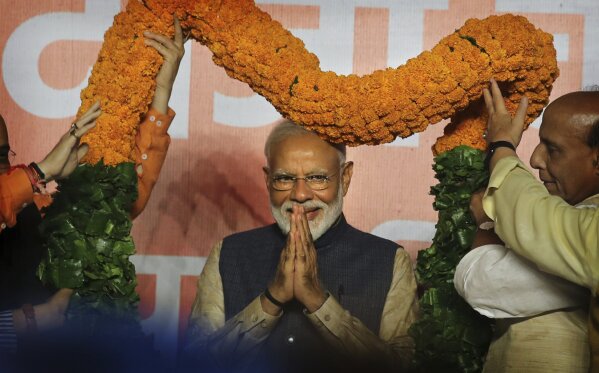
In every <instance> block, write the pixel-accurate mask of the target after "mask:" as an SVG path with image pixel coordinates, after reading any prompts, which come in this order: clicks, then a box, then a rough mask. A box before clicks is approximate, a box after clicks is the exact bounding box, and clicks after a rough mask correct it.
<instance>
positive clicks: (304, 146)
mask: <svg viewBox="0 0 599 373" xmlns="http://www.w3.org/2000/svg"><path fill="white" fill-rule="evenodd" d="M290 159H293V160H294V161H301V160H306V161H310V162H314V161H321V162H323V163H329V162H336V161H337V159H338V155H337V150H336V149H335V148H334V147H333V146H331V145H330V144H328V143H327V142H325V141H323V140H322V139H320V138H319V137H318V136H315V135H312V134H308V135H301V136H292V137H288V138H286V139H284V140H282V141H280V142H278V143H276V144H274V145H273V147H272V149H271V152H270V159H269V162H273V161H277V160H278V161H281V160H290Z"/></svg>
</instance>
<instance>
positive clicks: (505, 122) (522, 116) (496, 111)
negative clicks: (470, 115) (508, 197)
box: [483, 79, 528, 172]
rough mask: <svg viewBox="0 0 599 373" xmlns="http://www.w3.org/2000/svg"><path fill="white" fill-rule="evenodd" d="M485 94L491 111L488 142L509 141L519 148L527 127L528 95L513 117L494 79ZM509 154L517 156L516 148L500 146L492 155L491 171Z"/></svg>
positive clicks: (486, 102) (486, 103)
mask: <svg viewBox="0 0 599 373" xmlns="http://www.w3.org/2000/svg"><path fill="white" fill-rule="evenodd" d="M483 95H484V97H485V105H486V107H487V112H488V113H489V120H488V122H487V135H486V140H487V144H491V143H493V142H497V141H507V142H509V143H511V144H512V145H514V148H517V147H518V145H519V144H520V140H521V139H522V133H523V132H524V129H525V124H524V121H525V120H526V110H527V108H528V99H527V98H526V96H522V99H521V100H520V104H519V105H518V109H517V110H516V114H515V115H514V117H513V118H512V116H511V115H510V113H509V112H508V111H507V109H506V108H505V102H504V99H503V96H502V95H501V90H500V89H499V86H498V85H497V82H496V81H495V80H494V79H491V90H490V91H489V89H487V88H485V89H484V90H483ZM509 156H514V157H517V156H518V155H517V154H516V151H515V150H512V149H509V148H506V147H501V148H498V149H497V150H496V151H495V152H494V153H493V155H492V157H491V162H490V163H489V172H492V171H493V168H494V167H495V165H496V164H497V162H498V161H499V160H500V159H501V158H505V157H509Z"/></svg>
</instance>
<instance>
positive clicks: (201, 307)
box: [185, 242, 280, 369]
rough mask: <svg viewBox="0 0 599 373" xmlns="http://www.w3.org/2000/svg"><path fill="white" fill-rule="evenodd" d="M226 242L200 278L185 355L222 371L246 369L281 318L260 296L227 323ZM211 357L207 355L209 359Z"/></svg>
mask: <svg viewBox="0 0 599 373" xmlns="http://www.w3.org/2000/svg"><path fill="white" fill-rule="evenodd" d="M221 247H222V242H220V243H218V244H217V245H216V246H215V247H214V248H213V249H212V251H211V252H210V255H209V256H208V259H207V261H206V264H205V265H204V269H203V270H202V273H201V275H200V277H199V278H198V287H197V293H196V298H195V301H194V303H193V306H192V310H191V316H190V318H189V329H188V334H187V342H186V348H185V355H186V356H191V357H193V356H194V355H198V354H199V356H201V357H202V358H206V357H208V358H209V359H211V361H212V362H213V363H215V364H216V365H217V366H219V367H221V368H229V369H232V368H234V367H236V368H239V367H241V366H246V365H247V364H248V363H249V362H250V361H251V360H252V358H253V357H254V353H255V352H257V350H258V348H259V346H260V345H261V344H262V342H264V341H265V340H266V339H267V337H268V336H269V335H270V333H271V331H272V330H273V329H274V327H275V325H276V324H277V322H278V320H279V319H280V315H278V316H273V315H270V314H268V313H266V312H264V310H263V309H262V305H261V300H260V297H256V298H255V299H254V300H253V301H252V302H251V303H250V304H248V306H247V307H245V308H244V309H243V310H241V311H240V312H239V313H238V314H237V315H235V317H232V318H231V319H229V320H226V321H225V305H224V294H223V285H222V279H221V277H220V272H219V259H220V251H221ZM206 355H207V356H206Z"/></svg>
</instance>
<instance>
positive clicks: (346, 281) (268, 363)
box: [219, 216, 397, 372]
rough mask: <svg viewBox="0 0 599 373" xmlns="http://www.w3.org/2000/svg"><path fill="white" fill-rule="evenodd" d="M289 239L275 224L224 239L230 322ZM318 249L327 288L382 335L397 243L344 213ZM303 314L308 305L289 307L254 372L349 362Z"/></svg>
mask: <svg viewBox="0 0 599 373" xmlns="http://www.w3.org/2000/svg"><path fill="white" fill-rule="evenodd" d="M285 241H286V236H284V235H283V234H282V233H281V231H280V229H279V227H278V226H277V225H276V224H273V225H270V226H267V227H263V228H259V229H254V230H251V231H248V232H243V233H238V234H234V235H232V236H229V237H227V238H225V239H224V241H223V245H222V249H221V250H222V251H221V254H220V264H219V266H220V275H221V278H222V282H223V292H224V300H225V316H226V319H227V320H229V319H230V318H232V317H234V316H235V315H236V314H237V313H239V312H240V311H241V310H243V309H244V308H245V307H246V306H247V305H248V304H249V303H251V301H252V300H254V299H255V298H256V297H257V296H259V295H260V294H261V293H262V292H263V291H264V289H265V288H266V286H267V285H268V283H269V282H270V281H271V280H272V279H273V276H274V273H275V270H276V267H277V265H278V262H279V257H280V253H281V250H282V249H283V247H284V246H285ZM315 247H316V250H317V257H318V274H319V278H320V281H321V285H322V287H323V288H324V289H325V290H327V291H328V292H329V293H330V294H331V295H332V296H334V297H335V299H337V301H339V303H340V304H341V305H342V307H343V308H344V309H345V310H346V311H349V312H350V313H351V314H352V315H353V316H355V317H357V318H358V319H359V320H360V321H361V322H362V323H363V324H364V325H366V326H367V327H368V328H369V329H370V330H371V331H372V332H373V333H374V334H375V335H378V333H379V326H380V322H381V315H382V312H383V307H384V304H385V300H386V297H387V293H388V291H389V288H390V285H391V279H392V276H393V266H394V260H395V254H396V250H397V244H396V243H395V242H392V241H388V240H385V239H382V238H379V237H376V236H373V235H371V234H368V233H364V232H361V231H359V230H357V229H355V228H353V227H352V226H350V225H349V224H347V222H346V221H345V218H344V217H343V216H341V217H340V219H339V220H338V221H337V223H336V224H334V226H333V227H331V229H329V230H328V231H327V232H326V233H325V234H324V235H323V236H322V237H320V238H319V239H318V240H317V241H316V242H315ZM303 312H304V309H303V306H302V305H301V304H299V303H297V302H295V301H293V302H290V303H289V304H287V305H286V306H285V308H284V313H283V316H282V317H281V319H280V320H279V322H278V323H277V325H276V327H275V329H274V330H273V332H272V334H271V335H270V336H269V338H268V340H267V341H266V343H265V344H264V345H263V346H262V347H261V354H260V357H259V358H258V359H256V366H254V367H252V368H251V369H249V371H272V372H275V371H276V372H291V371H298V372H299V371H311V372H314V371H328V372H332V371H336V370H331V369H336V368H340V367H341V366H342V363H343V362H347V361H348V360H347V357H340V356H336V355H335V353H334V352H333V351H331V349H330V347H329V346H327V344H326V343H325V341H324V340H323V338H322V337H321V336H320V335H319V334H318V332H317V330H316V329H315V328H314V326H313V325H312V323H311V322H310V320H308V318H307V317H306V316H305V315H304V313H303ZM325 317H326V315H325ZM256 369H258V370H256Z"/></svg>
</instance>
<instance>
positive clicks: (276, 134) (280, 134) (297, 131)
mask: <svg viewBox="0 0 599 373" xmlns="http://www.w3.org/2000/svg"><path fill="white" fill-rule="evenodd" d="M305 135H314V136H317V135H316V134H315V133H314V132H312V131H308V130H307V129H305V128H304V127H302V126H299V125H297V124H295V123H293V122H292V121H290V120H284V121H283V122H281V123H279V124H277V125H275V127H274V128H273V129H272V131H270V134H269V135H268V137H267V138H266V143H265V144H264V156H265V157H266V160H267V161H268V160H269V159H270V150H271V149H272V147H273V146H274V145H276V144H278V143H280V142H282V141H283V140H286V139H288V138H290V137H294V136H305ZM323 141H324V140H323ZM328 144H329V145H331V146H332V147H333V148H335V150H336V151H337V155H338V156H339V164H340V165H343V164H344V163H345V157H346V150H345V145H344V144H332V143H328Z"/></svg>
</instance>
